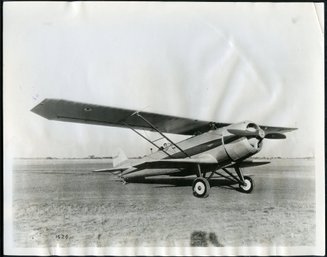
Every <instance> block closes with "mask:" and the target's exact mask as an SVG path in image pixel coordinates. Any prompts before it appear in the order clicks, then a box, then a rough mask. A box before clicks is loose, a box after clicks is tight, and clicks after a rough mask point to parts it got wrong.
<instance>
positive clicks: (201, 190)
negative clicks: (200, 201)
mask: <svg viewBox="0 0 327 257" xmlns="http://www.w3.org/2000/svg"><path fill="white" fill-rule="evenodd" d="M192 189H193V195H194V196H195V197H199V198H206V197H208V196H209V191H210V184H209V181H208V180H207V179H205V178H202V177H199V178H196V179H195V180H194V181H193V185H192Z"/></svg>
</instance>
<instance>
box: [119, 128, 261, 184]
mask: <svg viewBox="0 0 327 257" xmlns="http://www.w3.org/2000/svg"><path fill="white" fill-rule="evenodd" d="M256 126H257V125H256V124H254V123H252V122H242V123H237V124H232V125H230V126H227V127H223V128H218V129H213V130H210V131H208V132H206V133H203V134H200V135H196V136H193V137H190V138H187V139H185V140H183V141H180V142H178V143H176V145H177V146H178V147H177V146H176V145H174V144H169V145H166V146H165V147H163V148H162V149H161V150H158V151H156V152H154V153H152V154H150V155H148V156H145V157H144V158H142V159H140V160H139V163H142V162H146V161H151V160H160V159H172V158H179V159H180V158H196V157H198V156H201V155H203V154H206V155H211V156H212V157H214V158H215V159H216V160H217V162H218V165H219V164H221V163H224V164H228V163H232V162H237V161H238V160H243V159H246V158H248V157H250V156H252V155H254V154H256V153H257V152H259V151H260V150H261V146H262V145H261V142H260V141H259V140H258V139H256V138H250V139H249V138H247V137H239V136H235V135H232V134H230V133H229V132H228V131H227V129H229V128H238V129H246V128H252V127H253V128H255V129H256ZM178 148H181V149H182V150H183V151H181V150H179V149H178ZM180 172H187V171H183V170H181V169H178V168H174V169H137V168H134V167H131V168H129V169H127V170H125V171H124V172H123V173H122V178H123V179H125V180H128V179H133V178H139V177H148V176H157V175H161V174H166V175H167V174H175V173H180ZM187 174H188V173H187ZM193 174H194V171H193V170H190V171H189V175H193Z"/></svg>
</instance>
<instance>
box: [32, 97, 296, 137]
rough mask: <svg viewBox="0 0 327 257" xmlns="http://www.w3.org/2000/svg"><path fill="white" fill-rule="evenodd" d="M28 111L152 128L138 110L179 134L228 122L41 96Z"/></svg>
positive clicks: (61, 118) (167, 130) (163, 129)
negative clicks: (39, 101) (41, 99)
mask: <svg viewBox="0 0 327 257" xmlns="http://www.w3.org/2000/svg"><path fill="white" fill-rule="evenodd" d="M31 111H32V112H34V113H36V114H38V115H40V116H42V117H44V118H47V119H49V120H59V121H66V122H76V123H86V124H94V125H104V126H112V127H125V128H133V129H143V130H149V131H155V130H154V129H153V128H152V127H151V126H150V125H149V124H148V123H146V122H145V121H144V120H143V119H141V118H140V117H138V116H137V115H135V114H137V113H139V114H141V115H142V117H144V118H145V119H146V120H147V121H149V122H150V123H151V124H152V125H154V126H155V127H156V128H157V129H158V130H160V131H161V132H162V133H173V134H180V135H195V134H201V133H204V132H207V131H209V130H211V129H212V128H213V127H215V128H221V127H225V126H228V125H230V123H219V122H210V121H201V120H196V119H189V118H182V117H177V116H170V115H163V114H157V113H150V112H137V111H136V110H128V109H122V108H116V107H109V106H102V105H95V104H87V103H80V102H73V101H68V100H61V99H44V100H43V101H42V102H41V103H39V104H38V105H37V106H35V107H34V108H33V109H32V110H31ZM260 127H262V128H263V129H264V130H266V131H269V132H279V133H283V132H288V131H291V130H294V129H293V128H282V127H268V126H260Z"/></svg>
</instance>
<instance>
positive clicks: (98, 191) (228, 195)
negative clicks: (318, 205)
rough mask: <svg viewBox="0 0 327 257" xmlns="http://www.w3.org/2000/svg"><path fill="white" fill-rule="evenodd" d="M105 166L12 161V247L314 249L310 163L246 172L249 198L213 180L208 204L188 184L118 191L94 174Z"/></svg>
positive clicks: (168, 182) (110, 179) (109, 178)
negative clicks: (250, 184)
mask: <svg viewBox="0 0 327 257" xmlns="http://www.w3.org/2000/svg"><path fill="white" fill-rule="evenodd" d="M108 166H109V167H110V166H111V163H110V160H59V159H57V160H46V159H43V160H42V159H39V160H36V159H33V160H32V159H30V160H16V161H15V164H14V167H13V188H14V190H13V211H14V226H13V229H14V243H15V246H17V247H43V246H44V247H48V246H62V247H68V246H80V247H89V246H99V247H107V246H160V247H164V246H313V245H314V244H315V227H316V224H315V175H314V160H299V159H298V160H294V159H293V160H290V159H289V160H287V159H284V160H273V161H272V163H271V164H268V165H266V166H261V167H255V168H247V169H245V170H244V173H245V174H246V175H250V176H251V177H252V179H253V180H254V182H255V188H254V190H253V192H252V193H251V194H244V193H241V192H239V191H237V190H235V189H233V188H231V187H230V186H226V185H225V183H224V182H223V181H222V180H214V181H212V183H211V186H212V187H211V191H210V196H209V197H208V198H206V199H199V198H195V197H194V196H193V195H192V189H191V185H192V181H193V178H192V177H189V178H179V179H167V178H156V179H153V180H151V181H150V182H152V183H136V184H126V185H123V184H122V183H121V182H120V181H119V179H118V178H117V177H115V176H114V175H111V174H104V173H92V170H94V169H99V168H105V167H108ZM236 188H237V187H236Z"/></svg>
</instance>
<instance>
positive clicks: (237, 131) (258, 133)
mask: <svg viewBox="0 0 327 257" xmlns="http://www.w3.org/2000/svg"><path fill="white" fill-rule="evenodd" d="M227 131H228V132H229V133H231V134H233V135H235V136H240V137H259V138H261V139H264V138H267V139H285V138H286V136H285V135H284V134H282V133H277V132H271V133H265V131H264V130H263V129H260V128H259V129H256V130H253V131H250V130H242V129H227Z"/></svg>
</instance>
